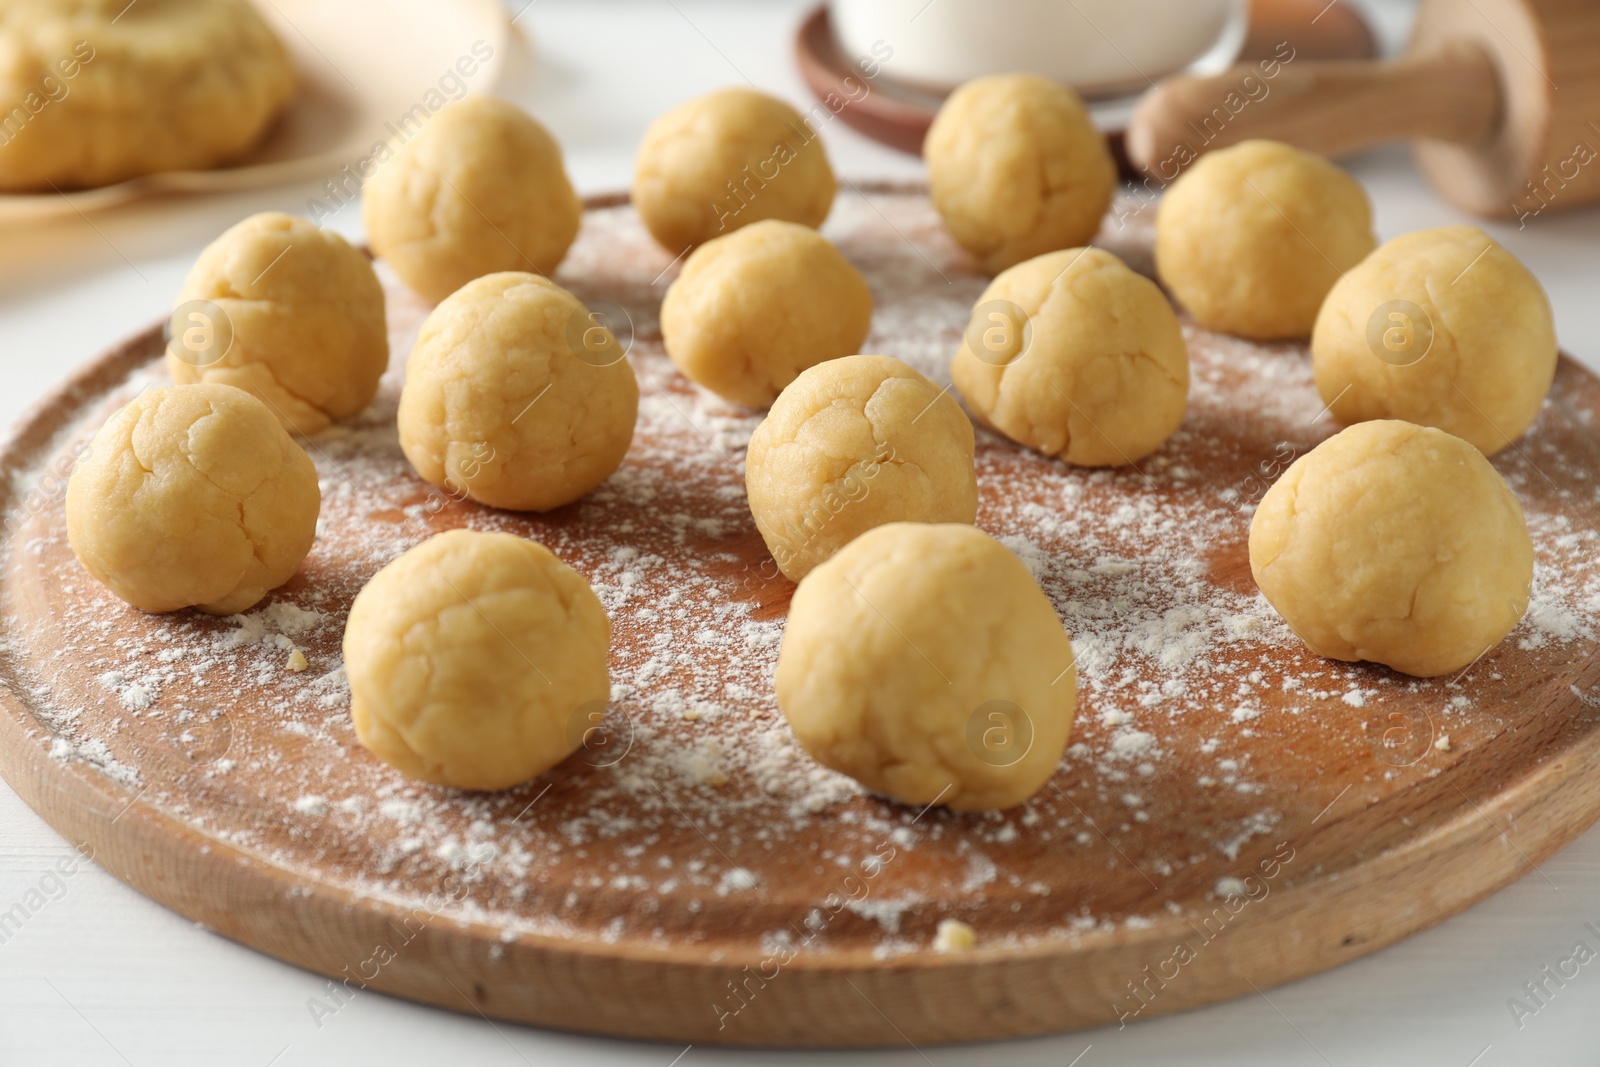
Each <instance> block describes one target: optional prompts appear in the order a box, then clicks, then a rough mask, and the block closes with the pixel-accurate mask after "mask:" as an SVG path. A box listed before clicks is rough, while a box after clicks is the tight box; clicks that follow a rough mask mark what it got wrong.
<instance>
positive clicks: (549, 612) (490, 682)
mask: <svg viewBox="0 0 1600 1067" xmlns="http://www.w3.org/2000/svg"><path fill="white" fill-rule="evenodd" d="M610 646H611V620H610V619H608V618H606V612H605V609H604V608H603V607H601V606H600V599H599V598H598V597H596V596H595V595H594V591H593V590H592V589H590V588H589V583H588V582H586V581H584V580H583V576H582V575H580V574H578V573H577V572H576V571H574V570H573V569H572V568H571V567H568V566H567V565H566V564H564V563H562V562H561V561H560V560H559V559H557V558H556V557H555V556H554V555H552V554H551V552H550V550H549V549H547V548H545V547H544V546H543V545H541V544H538V543H537V542H534V541H525V540H523V539H522V538H520V537H516V536H514V535H512V534H507V533H480V532H477V531H474V530H451V531H450V532H449V533H443V534H440V535H439V536H437V537H431V538H429V539H428V540H426V541H424V542H423V543H422V544H420V545H418V546H417V547H415V548H413V549H411V550H410V551H409V552H407V553H405V554H404V555H403V556H401V557H400V558H399V559H397V560H395V561H394V562H392V563H390V564H389V565H388V566H386V567H384V568H383V569H382V570H380V571H379V572H378V573H377V574H374V575H373V576H372V580H371V581H369V582H368V583H367V584H366V586H365V587H364V588H363V589H362V590H361V592H360V593H359V594H358V595H357V596H356V599H355V603H354V604H352V605H351V606H350V619H349V621H348V622H347V623H345V628H344V667H345V672H346V673H347V674H348V675H349V677H350V717H351V719H353V720H354V722H355V727H356V736H357V737H359V738H360V739H361V743H362V744H363V745H365V746H366V747H367V748H368V749H369V750H370V751H371V752H372V753H373V754H374V755H376V756H377V757H378V758H379V759H381V760H383V761H384V762H385V763H387V764H389V765H390V766H391V767H394V768H395V769H396V770H398V771H400V772H401V773H403V774H406V775H409V776H410V777H412V778H420V779H422V780H423V781H425V782H432V783H434V784H435V785H447V786H454V787H456V788H458V789H508V788H510V787H511V786H514V785H517V784H518V783H520V782H525V781H527V780H528V779H529V778H533V777H535V776H536V775H539V774H543V773H544V772H545V771H547V770H549V769H550V768H551V767H554V766H555V765H556V764H558V763H560V762H561V761H562V760H564V759H566V758H567V756H568V755H570V754H571V753H572V752H573V751H574V750H576V749H577V748H578V746H579V744H580V743H581V741H582V740H583V734H584V731H585V729H587V728H588V727H589V726H590V725H591V724H592V722H593V721H594V718H595V716H596V714H597V713H599V712H602V711H603V710H604V708H605V704H606V700H607V698H608V697H609V696H610V695H611V683H610V677H609V675H607V673H606V657H607V654H608V652H609V649H610Z"/></svg>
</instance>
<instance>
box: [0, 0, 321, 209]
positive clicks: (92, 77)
mask: <svg viewBox="0 0 1600 1067" xmlns="http://www.w3.org/2000/svg"><path fill="white" fill-rule="evenodd" d="M294 90H295V71H294V64H293V63H292V62H291V60H290V58H289V53H288V50H287V49H285V48H284V46H283V42H281V41H279V40H278V38H277V36H276V35H275V34H274V33H273V32H272V30H271V29H270V28H269V27H268V26H267V24H266V22H264V21H263V20H262V18H261V16H260V14H259V13H258V12H257V9H256V7H255V5H254V4H251V3H250V2H249V0H189V2H174V0H142V2H140V3H129V2H128V0H5V2H4V3H3V4H0V120H3V125H0V191H6V192H43V193H53V192H54V191H55V190H57V189H82V188H92V187H95V186H101V185H112V184H115V183H117V182H122V181H126V180H128V179H130V178H137V177H139V176H140V175H143V174H150V173H154V172H157V171H169V170H204V169H206V168H209V167H215V166H218V165H220V164H223V163H227V162H230V161H232V160H235V159H237V158H239V157H240V156H242V155H245V154H246V153H248V152H249V151H250V150H251V149H252V148H254V147H255V146H256V144H257V143H258V142H259V141H260V140H261V139H262V137H263V135H264V134H265V133H266V132H267V130H268V128H269V127H270V126H271V124H272V121H273V119H275V118H276V117H277V116H278V114H279V113H280V112H281V111H282V110H283V108H284V106H285V105H286V104H287V103H288V102H289V99H290V98H291V97H292V96H293V95H294Z"/></svg>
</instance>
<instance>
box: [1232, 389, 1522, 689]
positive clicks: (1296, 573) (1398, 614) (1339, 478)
mask: <svg viewBox="0 0 1600 1067" xmlns="http://www.w3.org/2000/svg"><path fill="white" fill-rule="evenodd" d="M1250 570H1251V573H1253V574H1254V575H1255V579H1256V584H1257V585H1258V586H1260V587H1261V592H1262V593H1263V594H1265V596H1266V598H1267V600H1268V601H1270V602H1271V604H1272V606H1273V607H1274V608H1277V609H1278V613H1279V614H1280V615H1282V616H1283V618H1284V621H1285V622H1287V623H1288V624H1289V626H1290V628H1291V629H1293V630H1294V632H1295V633H1297V634H1299V635H1300V637H1301V638H1302V639H1303V640H1304V641H1305V643H1306V644H1307V645H1309V646H1311V650H1312V651H1313V652H1316V653H1317V654H1318V655H1321V656H1327V657H1329V658H1332V659H1340V660H1371V661H1372V662H1374V663H1383V664H1387V665H1388V666H1390V667H1393V668H1394V669H1395V670H1397V671H1403V672H1404V673H1406V674H1413V675H1416V676H1418V677H1420V678H1431V677H1434V676H1436V675H1440V674H1450V673H1452V672H1455V671H1459V670H1461V669H1462V668H1464V667H1466V666H1468V665H1469V664H1471V663H1472V662H1473V660H1475V659H1477V658H1478V657H1479V656H1481V655H1482V654H1483V653H1484V652H1486V651H1488V650H1489V649H1490V648H1493V647H1494V646H1495V645H1497V644H1499V643H1500V641H1501V639H1503V638H1504V637H1505V636H1506V634H1508V633H1510V632H1511V630H1512V629H1513V628H1514V627H1515V626H1516V625H1517V623H1518V621H1519V620H1521V618H1522V615H1523V612H1524V611H1526V610H1527V607H1528V593H1529V589H1530V587H1531V584H1532V582H1533V543H1532V542H1531V541H1530V540H1529V538H1528V527H1527V524H1526V523H1525V522H1524V521H1523V518H1522V508H1521V507H1520V506H1519V505H1518V504H1517V498H1516V497H1515V496H1513V495H1512V494H1511V490H1510V489H1509V488H1507V487H1506V483H1505V479H1503V478H1501V477H1500V475H1499V473H1498V472H1497V471H1496V470H1495V469H1494V467H1492V466H1490V464H1489V461H1488V460H1486V459H1484V458H1483V455H1482V454H1481V453H1480V452H1478V451H1477V450H1476V449H1474V448H1473V447H1472V446H1471V445H1470V444H1468V443H1467V442H1465V441H1463V440H1461V439H1460V438H1459V437H1452V436H1451V435H1449V434H1447V433H1445V432H1444V431H1443V430H1435V429H1432V428H1431V427H1426V426H1416V425H1413V424H1412V423H1409V422H1399V421H1393V420H1387V419H1385V420H1378V421H1374V422H1363V423H1359V424H1357V425H1355V426H1352V427H1350V428H1349V429H1347V430H1344V431H1342V432H1341V433H1339V434H1338V435H1336V436H1334V437H1331V438H1329V439H1328V440H1326V441H1324V442H1323V443H1322V444H1320V445H1318V446H1317V447H1316V448H1314V449H1312V450H1311V451H1310V452H1308V453H1307V454H1306V455H1304V456H1301V457H1300V458H1299V459H1298V460H1296V461H1295V462H1294V463H1293V464H1291V465H1290V467H1289V469H1288V470H1287V471H1285V472H1284V473H1283V476H1282V477H1281V478H1279V479H1278V481H1277V482H1276V483H1275V484H1274V485H1273V486H1272V488H1271V489H1269V490H1267V494H1266V496H1264V497H1263V498H1262V500H1261V504H1260V506H1259V507H1258V508H1257V509H1256V513H1255V516H1254V517H1253V518H1252V519H1251V520H1250Z"/></svg>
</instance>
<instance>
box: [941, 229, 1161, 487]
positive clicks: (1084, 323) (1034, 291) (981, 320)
mask: <svg viewBox="0 0 1600 1067" xmlns="http://www.w3.org/2000/svg"><path fill="white" fill-rule="evenodd" d="M950 376H951V377H952V378H953V379H954V380H955V383H956V388H957V389H960V390H961V395H962V396H964V397H966V400H967V403H968V404H969V405H970V406H971V407H972V410H973V412H974V413H975V414H976V415H977V416H978V418H979V419H981V420H983V421H984V423H985V424H987V425H989V426H991V427H993V428H994V429H996V430H998V431H999V432H1000V433H1003V434H1005V435H1006V436H1007V437H1009V438H1011V439H1012V440H1013V441H1017V442H1020V443H1021V444H1025V445H1027V446H1028V447H1030V448H1036V449H1038V450H1039V451H1041V452H1045V453H1047V454H1049V455H1052V456H1060V457H1061V458H1062V459H1064V460H1066V461H1067V462H1068V463H1076V464H1079V465H1080V466H1086V467H1114V466H1117V465H1119V464H1124V463H1137V462H1138V461H1139V460H1140V459H1141V458H1143V457H1144V456H1146V455H1148V454H1149V453H1151V452H1153V451H1155V450H1156V449H1157V448H1159V447H1160V446H1161V443H1162V442H1163V441H1165V440H1166V439H1167V438H1168V437H1170V436H1171V435H1172V432H1173V431H1174V430H1176V429H1177V428H1178V424H1179V423H1180V422H1182V421H1183V412H1184V407H1185V405H1186V404H1187V402H1188V397H1189V349H1188V347H1187V346H1186V345H1185V344H1184V341H1183V330H1182V328H1181V327H1179V325H1178V319H1177V316H1175V315H1174V314H1173V313H1172V306H1171V305H1170V304H1168V303H1167V298H1166V297H1165V296H1163V295H1162V293H1161V290H1160V289H1158V288H1157V287H1156V285H1155V283H1154V282H1152V281H1150V280H1149V279H1148V278H1144V277H1141V276H1140V275H1138V274H1135V273H1134V272H1133V271H1131V270H1129V269H1128V268H1127V267H1126V266H1125V265H1124V264H1123V262H1122V260H1120V259H1118V258H1117V257H1116V256H1114V255H1112V254H1111V253H1110V252H1102V251H1101V250H1100V249H1098V248H1074V249H1068V250H1066V251H1064V252H1052V253H1050V254H1049V255H1044V256H1039V257H1037V258H1036V259H1030V260H1028V261H1027V262H1026V263H1019V264H1017V265H1016V266H1015V267H1012V268H1011V269H1010V270H1008V271H1005V272H1004V273H1003V274H1001V275H1000V276H999V277H997V278H995V280H994V281H993V282H991V283H990V284H989V288H988V289H986V290H984V293H983V296H981V297H980V298H979V299H978V303H977V305H976V306H975V307H974V308H973V314H972V320H971V321H970V322H969V323H968V325H967V331H966V334H965V335H964V336H963V338H962V343H961V348H960V350H959V351H958V352H956V356H955V360H954V362H952V363H951V365H950Z"/></svg>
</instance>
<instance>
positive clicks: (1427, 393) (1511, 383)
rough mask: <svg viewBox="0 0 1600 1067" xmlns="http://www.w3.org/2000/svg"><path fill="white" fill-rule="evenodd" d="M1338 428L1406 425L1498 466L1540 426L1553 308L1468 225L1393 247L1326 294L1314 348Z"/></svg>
mask: <svg viewBox="0 0 1600 1067" xmlns="http://www.w3.org/2000/svg"><path fill="white" fill-rule="evenodd" d="M1311 358H1312V365H1313V367H1314V368H1315V370H1316V376H1317V391H1318V392H1320V393H1321V394H1322V399H1323V400H1324V401H1325V402H1326V403H1327V404H1328V405H1329V410H1330V411H1331V412H1332V413H1333V417H1334V418H1336V419H1338V420H1339V421H1340V422H1344V423H1352V422H1361V421H1363V420H1365V419H1405V420H1406V421H1407V422H1416V423H1421V424H1422V425H1424V426H1437V427H1438V428H1439V429H1441V430H1447V431H1449V432H1450V433H1453V434H1455V435H1456V436H1457V437H1460V438H1464V439H1465V440H1467V441H1470V442H1472V443H1473V444H1474V445H1476V446H1478V448H1479V449H1480V450H1481V451H1482V452H1484V453H1485V454H1486V455H1493V454H1494V453H1496V452H1498V451H1500V450H1501V449H1502V448H1504V447H1506V446H1507V445H1509V444H1510V443H1511V442H1512V441H1515V440H1516V439H1517V438H1518V437H1520V436H1522V432H1523V431H1524V430H1526V429H1527V428H1528V427H1529V426H1530V425H1532V423H1533V420H1534V419H1536V418H1538V416H1539V408H1540V406H1541V405H1542V404H1543V403H1544V397H1545V394H1546V393H1547V392H1549V391H1550V382H1551V381H1552V380H1553V379H1554V378H1555V373H1556V359H1557V352H1556V331H1555V323H1554V321H1553V320H1552V318H1551V315H1550V300H1549V298H1548V297H1546V296H1545V292H1544V289H1543V288H1542V287H1541V286H1540V285H1539V281H1538V279H1536V278H1535V277H1534V276H1533V275H1532V274H1531V273H1529V271H1528V268H1526V267H1524V266H1523V265H1522V264H1521V263H1520V262H1519V261H1518V260H1517V258H1516V257H1515V256H1513V255H1512V254H1511V253H1510V252H1507V251H1506V250H1505V249H1504V248H1501V247H1500V246H1499V245H1498V244H1496V243H1495V242H1494V241H1493V240H1491V239H1490V237H1489V235H1488V234H1486V233H1484V232H1483V231H1482V230H1479V229H1478V228H1477V227H1475V226H1445V227H1442V228H1440V229H1436V230H1421V231H1419V232H1417V233H1408V234H1406V235H1404V236H1403V237H1396V238H1395V239H1394V240H1392V241H1390V242H1389V243H1387V244H1385V245H1384V246H1383V247H1382V248H1380V249H1378V250H1377V251H1376V252H1374V253H1373V254H1372V255H1370V256H1368V257H1367V258H1366V259H1365V260H1363V261H1362V262H1361V264H1360V265H1359V266H1357V267H1355V268H1354V269H1353V270H1351V271H1350V272H1349V273H1348V274H1346V275H1345V276H1344V277H1343V278H1341V279H1340V280H1339V283H1338V284H1337V285H1335V286H1334V287H1333V292H1331V293H1329V294H1328V300H1327V302H1326V303H1325V304H1323V305H1322V314H1320V315H1318V316H1317V328H1316V332H1315V333H1313V334H1312V337H1311Z"/></svg>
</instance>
